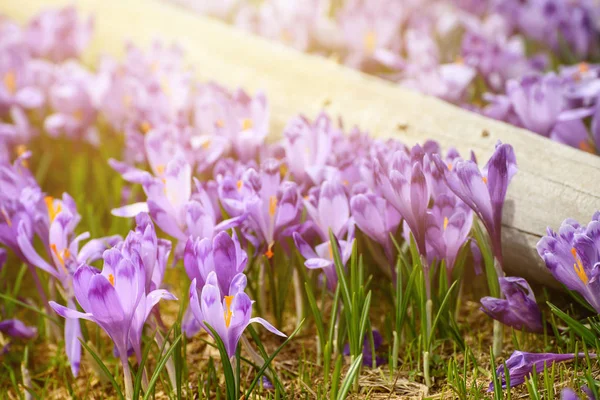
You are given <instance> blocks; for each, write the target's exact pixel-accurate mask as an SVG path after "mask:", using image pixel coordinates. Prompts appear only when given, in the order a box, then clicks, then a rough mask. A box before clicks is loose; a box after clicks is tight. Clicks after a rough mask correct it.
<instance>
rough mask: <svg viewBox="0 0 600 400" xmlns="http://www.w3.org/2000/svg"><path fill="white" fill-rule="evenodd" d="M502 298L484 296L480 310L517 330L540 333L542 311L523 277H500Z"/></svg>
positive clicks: (542, 327) (542, 326) (541, 328)
mask: <svg viewBox="0 0 600 400" xmlns="http://www.w3.org/2000/svg"><path fill="white" fill-rule="evenodd" d="M500 290H501V291H502V294H503V296H502V297H503V298H501V299H496V298H494V297H489V296H488V297H484V298H482V299H481V305H482V307H481V311H483V312H484V313H486V314H487V315H489V316H490V317H491V318H493V319H496V320H498V321H500V322H502V323H503V324H504V325H508V326H511V327H513V328H515V329H517V330H526V331H529V332H535V333H542V332H543V331H544V325H543V322H542V313H541V311H540V309H539V307H538V305H537V303H536V301H535V296H534V294H533V290H531V287H530V286H529V284H528V283H527V281H526V280H525V279H523V278H517V277H512V276H511V277H506V278H500Z"/></svg>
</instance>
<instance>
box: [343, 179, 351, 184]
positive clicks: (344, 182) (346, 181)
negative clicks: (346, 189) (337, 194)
mask: <svg viewBox="0 0 600 400" xmlns="http://www.w3.org/2000/svg"><path fill="white" fill-rule="evenodd" d="M342 184H343V185H344V186H348V185H349V184H350V182H348V180H346V179H344V180H343V181H342Z"/></svg>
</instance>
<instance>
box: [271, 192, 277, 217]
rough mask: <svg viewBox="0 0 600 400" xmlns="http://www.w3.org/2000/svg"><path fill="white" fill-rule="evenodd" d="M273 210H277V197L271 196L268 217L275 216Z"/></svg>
mask: <svg viewBox="0 0 600 400" xmlns="http://www.w3.org/2000/svg"><path fill="white" fill-rule="evenodd" d="M275 210H277V197H275V196H271V197H269V215H270V216H271V217H273V216H274V215H275Z"/></svg>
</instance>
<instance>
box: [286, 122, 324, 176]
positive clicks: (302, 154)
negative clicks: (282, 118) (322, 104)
mask: <svg viewBox="0 0 600 400" xmlns="http://www.w3.org/2000/svg"><path fill="white" fill-rule="evenodd" d="M283 136H284V139H283V147H284V149H285V154H286V161H287V165H288V168H289V172H290V173H291V174H292V176H293V177H294V180H296V181H297V182H299V183H300V184H308V183H311V182H312V183H313V184H317V185H318V184H320V183H321V181H322V180H323V178H324V174H325V169H326V165H327V161H328V159H329V158H330V157H331V152H332V150H333V142H334V137H335V132H334V130H333V126H332V123H331V120H330V119H329V117H328V116H327V114H325V113H321V114H320V115H319V116H318V117H317V118H316V119H315V121H314V122H312V123H311V122H310V121H309V120H308V119H307V118H305V117H303V116H297V117H296V118H293V119H292V120H290V121H289V122H288V124H287V126H286V127H285V129H284V131H283Z"/></svg>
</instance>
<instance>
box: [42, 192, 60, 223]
mask: <svg viewBox="0 0 600 400" xmlns="http://www.w3.org/2000/svg"><path fill="white" fill-rule="evenodd" d="M44 201H45V202H46V208H47V209H48V216H49V217H50V222H52V221H54V218H56V216H57V215H58V213H59V212H60V211H61V210H62V206H61V204H60V203H58V206H56V208H55V207H54V197H52V196H46V197H44Z"/></svg>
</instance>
